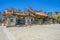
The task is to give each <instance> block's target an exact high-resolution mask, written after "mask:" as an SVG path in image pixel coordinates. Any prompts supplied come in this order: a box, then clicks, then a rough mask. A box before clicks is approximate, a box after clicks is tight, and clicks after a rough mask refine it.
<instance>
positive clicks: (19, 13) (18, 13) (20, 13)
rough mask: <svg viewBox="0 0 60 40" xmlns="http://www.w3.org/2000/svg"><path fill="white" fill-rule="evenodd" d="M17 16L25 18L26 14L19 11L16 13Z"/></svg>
mask: <svg viewBox="0 0 60 40" xmlns="http://www.w3.org/2000/svg"><path fill="white" fill-rule="evenodd" d="M16 15H22V16H25V13H24V12H19V11H17V12H16Z"/></svg>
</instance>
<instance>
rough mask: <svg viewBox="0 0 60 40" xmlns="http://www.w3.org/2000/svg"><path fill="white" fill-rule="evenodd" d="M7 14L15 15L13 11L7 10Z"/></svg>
mask: <svg viewBox="0 0 60 40" xmlns="http://www.w3.org/2000/svg"><path fill="white" fill-rule="evenodd" d="M4 13H5V14H13V10H5V12H4Z"/></svg>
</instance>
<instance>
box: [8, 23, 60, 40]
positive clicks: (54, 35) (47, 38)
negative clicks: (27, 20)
mask: <svg viewBox="0 0 60 40" xmlns="http://www.w3.org/2000/svg"><path fill="white" fill-rule="evenodd" d="M8 30H9V31H10V32H11V33H12V34H13V35H14V36H15V38H16V39H17V40H60V24H50V25H33V26H27V27H9V28H8Z"/></svg>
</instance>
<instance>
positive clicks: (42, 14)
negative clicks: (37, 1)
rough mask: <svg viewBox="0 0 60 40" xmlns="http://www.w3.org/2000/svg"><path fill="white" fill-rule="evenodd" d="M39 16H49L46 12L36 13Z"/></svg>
mask: <svg viewBox="0 0 60 40" xmlns="http://www.w3.org/2000/svg"><path fill="white" fill-rule="evenodd" d="M36 14H37V15H41V16H48V15H47V14H46V13H44V12H36Z"/></svg>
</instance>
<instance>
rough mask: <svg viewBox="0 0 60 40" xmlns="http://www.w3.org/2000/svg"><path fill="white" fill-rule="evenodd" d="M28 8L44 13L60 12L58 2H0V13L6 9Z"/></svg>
mask: <svg viewBox="0 0 60 40" xmlns="http://www.w3.org/2000/svg"><path fill="white" fill-rule="evenodd" d="M28 7H32V9H34V10H42V11H44V12H55V11H56V12H60V0H0V11H3V10H4V9H6V8H15V9H20V10H24V9H26V8H28Z"/></svg>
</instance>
